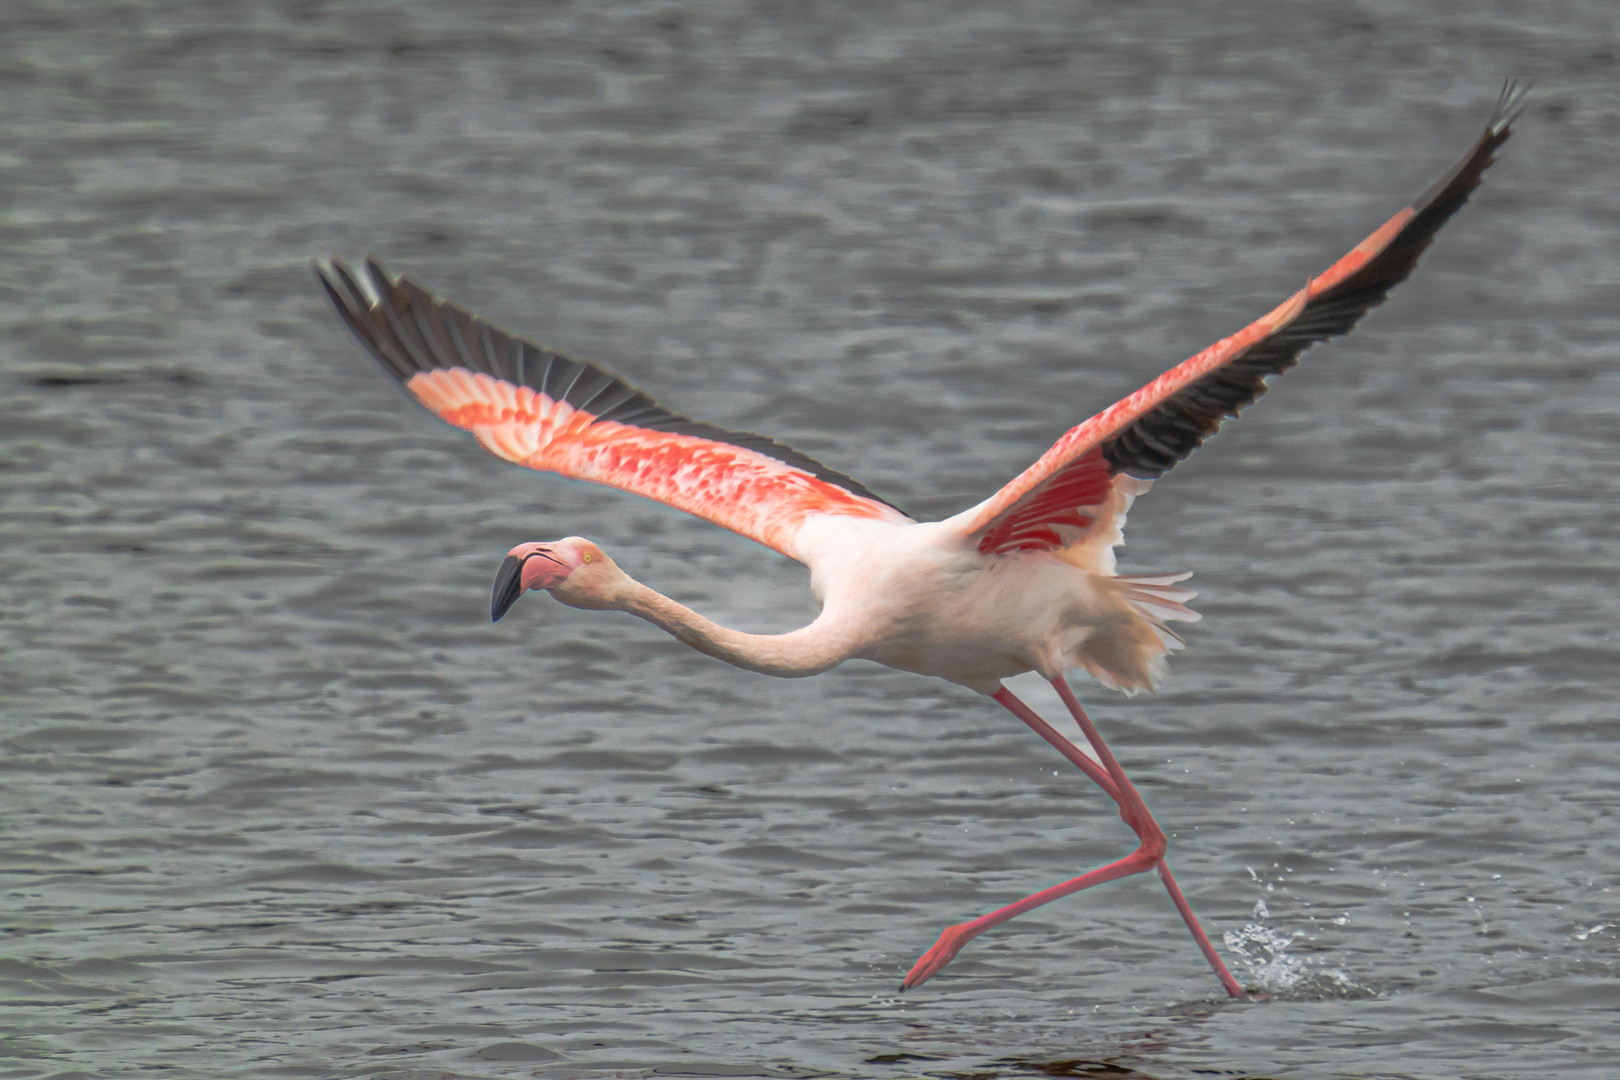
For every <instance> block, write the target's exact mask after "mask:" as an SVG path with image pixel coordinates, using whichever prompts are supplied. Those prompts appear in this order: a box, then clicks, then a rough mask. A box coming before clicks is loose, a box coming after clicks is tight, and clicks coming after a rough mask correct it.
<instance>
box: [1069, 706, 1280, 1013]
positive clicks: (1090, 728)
mask: <svg viewBox="0 0 1620 1080" xmlns="http://www.w3.org/2000/svg"><path fill="white" fill-rule="evenodd" d="M1052 686H1053V688H1054V689H1055V690H1057V692H1058V696H1059V697H1060V698H1062V699H1063V704H1064V705H1065V706H1066V707H1067V708H1068V710H1069V712H1070V713H1071V714H1072V715H1073V716H1074V722H1075V723H1077V724H1079V725H1080V730H1081V731H1082V732H1084V733H1085V736H1086V741H1087V742H1089V743H1090V744H1091V747H1092V749H1093V750H1096V751H1097V756H1098V757H1099V758H1101V759H1102V762H1103V766H1104V768H1106V769H1107V770H1108V774H1109V775H1110V776H1111V777H1113V779H1114V782H1115V783H1116V784H1117V785H1118V786H1119V789H1120V791H1121V793H1123V794H1126V795H1128V797H1129V798H1130V799H1131V800H1132V802H1133V803H1134V804H1135V810H1136V812H1137V813H1139V814H1140V815H1141V817H1142V819H1143V820H1145V821H1146V822H1147V824H1148V825H1150V826H1151V827H1152V829H1153V831H1154V832H1155V833H1156V834H1157V835H1158V836H1159V837H1160V838H1161V842H1162V838H1163V836H1164V831H1163V830H1162V829H1160V828H1159V823H1158V822H1157V821H1154V820H1153V815H1152V814H1151V813H1149V811H1148V808H1147V804H1146V803H1144V802H1143V801H1142V796H1140V795H1138V794H1137V793H1136V788H1135V787H1134V786H1133V785H1132V784H1131V782H1130V780H1129V779H1127V778H1126V776H1125V770H1124V769H1122V768H1120V767H1119V762H1118V761H1116V760H1115V759H1114V754H1113V751H1111V750H1109V749H1108V744H1107V743H1105V742H1103V737H1102V734H1101V733H1100V732H1099V731H1098V730H1097V726H1096V725H1095V724H1093V723H1092V722H1091V717H1089V716H1087V715H1086V710H1085V709H1083V708H1081V707H1080V700H1079V699H1078V698H1076V697H1075V696H1074V691H1073V690H1072V689H1070V687H1069V684H1068V682H1067V681H1066V680H1065V679H1064V678H1063V677H1062V676H1061V675H1060V676H1058V677H1057V678H1055V679H1053V680H1052ZM1122 816H1123V810H1122ZM1126 823H1127V824H1129V823H1130V822H1129V819H1128V818H1127V820H1126ZM1137 835H1138V836H1140V835H1141V832H1140V830H1138V832H1137ZM1145 842H1146V841H1144V843H1145ZM1156 869H1157V870H1158V872H1159V880H1160V881H1163V882H1164V887H1165V891H1167V892H1168V893H1169V894H1170V902H1171V903H1173V904H1175V905H1176V910H1177V911H1179V912H1180V913H1181V921H1182V922H1184V923H1186V924H1187V929H1188V930H1190V931H1191V932H1192V936H1193V940H1194V941H1196V942H1197V943H1198V948H1199V951H1201V952H1202V953H1203V954H1204V959H1205V960H1208V961H1209V966H1210V967H1211V968H1212V969H1214V971H1215V977H1216V978H1217V979H1219V980H1221V985H1222V986H1223V987H1225V988H1226V993H1227V994H1228V995H1229V996H1231V997H1235V998H1241V997H1247V996H1248V995H1246V994H1245V993H1244V992H1243V987H1241V986H1239V985H1238V981H1237V980H1236V979H1234V978H1232V973H1231V972H1230V971H1227V970H1226V965H1225V964H1223V963H1221V958H1220V956H1219V955H1218V954H1217V953H1216V952H1215V946H1214V944H1213V943H1212V942H1211V941H1210V940H1209V935H1208V934H1206V933H1204V928H1203V927H1202V926H1200V925H1199V923H1198V916H1196V915H1194V914H1193V909H1192V905H1191V904H1189V903H1187V898H1186V897H1185V896H1183V895H1181V887H1180V886H1179V885H1177V884H1176V879H1175V878H1174V877H1172V876H1171V874H1170V867H1168V866H1166V865H1165V863H1164V860H1163V858H1162V857H1161V858H1160V861H1159V864H1158V866H1157V867H1156Z"/></svg>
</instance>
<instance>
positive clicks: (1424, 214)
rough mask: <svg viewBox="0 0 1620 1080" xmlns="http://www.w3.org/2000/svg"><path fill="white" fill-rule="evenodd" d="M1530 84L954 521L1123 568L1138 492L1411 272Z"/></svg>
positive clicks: (992, 539)
mask: <svg viewBox="0 0 1620 1080" xmlns="http://www.w3.org/2000/svg"><path fill="white" fill-rule="evenodd" d="M1528 89H1529V88H1528V87H1525V88H1522V89H1521V88H1519V87H1517V86H1515V85H1513V84H1512V83H1511V82H1510V83H1508V84H1507V85H1506V86H1504V87H1503V90H1502V96H1501V97H1500V98H1499V99H1498V100H1497V103H1496V108H1495V110H1494V111H1493V112H1492V113H1491V118H1490V120H1489V122H1488V123H1487V124H1486V125H1485V130H1484V132H1483V133H1482V134H1481V135H1480V137H1479V139H1478V140H1477V141H1476V142H1475V143H1474V145H1473V147H1472V148H1471V149H1470V150H1469V151H1468V153H1467V155H1465V156H1464V157H1463V159H1462V160H1461V161H1460V162H1458V163H1457V165H1456V167H1455V168H1453V169H1452V170H1451V171H1450V172H1448V173H1446V174H1445V176H1443V177H1441V178H1440V179H1439V180H1437V181H1436V182H1435V183H1434V184H1433V185H1431V186H1430V187H1429V189H1428V190H1427V191H1425V192H1424V193H1423V194H1422V195H1421V196H1419V197H1418V199H1417V200H1416V201H1415V202H1413V204H1412V205H1411V206H1409V207H1407V208H1406V209H1404V210H1402V211H1401V212H1400V213H1398V214H1396V215H1395V216H1394V217H1392V218H1390V219H1389V220H1388V221H1386V222H1385V223H1384V224H1383V225H1381V226H1379V228H1378V229H1377V230H1376V231H1374V232H1373V234H1372V235H1371V236H1369V237H1367V239H1365V240H1363V241H1362V242H1361V243H1359V244H1357V245H1356V246H1355V248H1354V249H1353V250H1351V252H1350V253H1349V254H1348V255H1346V256H1344V258H1342V259H1340V260H1339V261H1338V262H1336V263H1334V264H1333V265H1332V266H1330V267H1328V269H1327V271H1326V272H1325V273H1323V274H1321V275H1320V276H1318V277H1315V278H1312V279H1311V280H1310V281H1309V282H1308V283H1307V284H1306V286H1305V288H1303V289H1301V290H1300V291H1299V292H1297V293H1295V294H1294V295H1293V296H1291V297H1289V298H1288V299H1287V300H1286V301H1284V302H1283V303H1282V304H1281V305H1280V306H1279V307H1277V308H1276V309H1275V310H1274V311H1272V312H1271V313H1270V314H1268V315H1266V316H1264V317H1262V318H1260V319H1258V320H1257V321H1255V322H1253V323H1251V324H1250V325H1248V326H1246V327H1244V328H1243V329H1242V330H1240V331H1238V332H1237V333H1236V334H1233V335H1232V336H1231V337H1229V338H1226V339H1224V340H1222V341H1218V342H1216V343H1215V344H1213V345H1211V346H1210V347H1209V348H1207V349H1205V350H1204V351H1203V352H1201V353H1199V354H1198V355H1197V356H1194V357H1193V358H1192V359H1190V360H1187V361H1185V362H1184V363H1182V364H1180V365H1178V366H1176V367H1174V368H1171V369H1170V370H1169V371H1167V372H1165V373H1164V374H1163V375H1161V376H1159V377H1158V378H1157V379H1154V380H1153V381H1152V382H1150V383H1148V384H1147V385H1146V386H1144V387H1142V389H1140V390H1138V391H1136V392H1135V393H1134V394H1131V395H1130V396H1129V397H1127V398H1125V399H1123V400H1121V401H1119V402H1117V403H1115V404H1114V405H1111V406H1109V407H1108V408H1107V409H1104V410H1103V411H1102V412H1100V413H1098V414H1097V415H1096V416H1093V417H1092V418H1091V419H1090V420H1087V421H1086V422H1085V423H1083V424H1081V425H1079V426H1078V427H1074V428H1071V429H1070V430H1069V431H1068V432H1067V433H1066V434H1065V435H1064V436H1063V437H1062V438H1060V439H1059V440H1058V441H1057V442H1056V443H1055V444H1054V445H1053V446H1052V448H1051V449H1050V450H1048V451H1047V452H1046V453H1045V454H1043V455H1041V458H1040V460H1038V461H1036V462H1035V464H1033V465H1031V466H1030V467H1029V468H1028V469H1025V470H1024V472H1023V473H1022V474H1020V475H1019V476H1018V477H1017V478H1015V479H1014V480H1013V481H1012V482H1011V483H1010V484H1008V485H1007V486H1006V487H1004V488H1002V489H1001V490H1000V491H998V492H996V493H995V494H994V495H992V496H991V497H990V498H989V499H987V500H985V501H984V502H982V503H980V504H979V505H978V506H975V507H972V508H971V509H969V510H966V511H964V512H963V513H961V514H958V515H957V516H956V517H954V518H952V519H950V522H949V524H951V525H953V526H954V527H955V528H956V529H957V530H958V532H959V533H960V535H962V536H964V537H966V538H968V539H969V540H971V541H972V542H973V543H974V544H976V545H977V547H978V549H979V550H980V551H981V552H984V553H986V554H990V553H994V552H1002V551H1016V550H1021V549H1023V550H1028V549H1033V550H1048V551H1052V550H1056V551H1060V552H1062V553H1063V554H1064V555H1065V557H1066V558H1069V559H1070V560H1071V561H1074V562H1076V563H1078V564H1080V565H1085V566H1090V567H1092V568H1093V569H1098V570H1101V571H1104V572H1111V570H1112V565H1113V564H1112V551H1111V548H1112V546H1113V545H1115V544H1117V543H1119V528H1120V525H1121V524H1122V523H1123V518H1124V514H1125V511H1126V510H1127V509H1128V508H1129V506H1130V502H1131V499H1132V498H1133V497H1134V496H1136V495H1139V494H1141V493H1142V492H1144V491H1146V490H1147V488H1148V486H1149V484H1150V483H1151V481H1152V480H1154V479H1155V478H1157V477H1159V476H1162V475H1163V474H1164V473H1166V472H1168V471H1169V470H1170V469H1171V468H1172V467H1173V466H1174V465H1175V464H1176V462H1178V461H1181V460H1183V459H1185V458H1186V457H1187V455H1189V454H1191V453H1192V452H1193V450H1194V449H1196V448H1197V447H1198V446H1200V445H1202V444H1203V441H1204V440H1205V439H1207V438H1208V437H1209V436H1211V435H1213V434H1214V433H1215V431H1216V430H1217V429H1218V428H1219V427H1220V426H1221V421H1222V420H1225V419H1227V418H1228V417H1236V416H1237V415H1238V412H1239V410H1241V409H1242V408H1244V407H1245V406H1246V405H1248V404H1249V403H1250V402H1252V401H1254V399H1255V398H1257V397H1259V396H1260V395H1261V394H1263V393H1265V392H1266V384H1265V380H1266V378H1267V377H1268V376H1271V375H1276V374H1279V373H1281V372H1284V371H1287V370H1288V369H1289V368H1291V367H1293V366H1294V364H1295V363H1297V362H1298V360H1299V354H1300V353H1302V352H1303V351H1305V350H1306V349H1307V348H1309V347H1310V346H1311V345H1313V344H1315V343H1316V342H1318V341H1323V340H1325V339H1327V338H1329V337H1333V336H1335V335H1338V334H1344V333H1347V332H1349V330H1350V328H1351V327H1353V326H1354V325H1355V324H1356V322H1357V321H1358V320H1359V319H1360V318H1361V317H1362V316H1363V315H1365V314H1366V313H1367V311H1368V310H1369V309H1371V308H1372V307H1374V306H1375V305H1377V304H1380V303H1383V301H1384V298H1385V297H1387V296H1388V295H1389V290H1390V289H1392V288H1394V287H1395V286H1396V285H1398V284H1400V283H1401V282H1402V281H1404V280H1406V276H1407V275H1408V274H1410V273H1411V272H1412V267H1413V266H1415V265H1416V263H1417V260H1418V256H1419V255H1421V254H1422V253H1423V251H1424V249H1425V248H1427V247H1428V246H1429V244H1430V243H1431V242H1432V241H1433V240H1434V236H1435V233H1436V232H1438V231H1439V229H1440V226H1442V225H1444V224H1445V223H1446V221H1447V220H1448V219H1450V217H1451V215H1453V214H1455V213H1456V212H1457V210H1458V209H1459V208H1461V207H1462V205H1463V203H1465V202H1467V201H1468V196H1469V194H1470V193H1471V192H1472V191H1473V190H1474V188H1476V187H1478V186H1479V182H1480V176H1481V174H1482V173H1484V171H1485V170H1486V169H1487V168H1488V167H1489V166H1490V164H1491V162H1492V161H1493V160H1495V154H1496V151H1497V149H1498V148H1499V147H1500V146H1501V145H1502V143H1504V142H1505V141H1506V140H1507V137H1508V135H1509V134H1510V133H1511V128H1512V124H1513V121H1514V120H1516V119H1517V118H1518V116H1519V114H1520V112H1522V111H1523V101H1524V95H1525V92H1526V91H1527V90H1528ZM1093 556H1095V557H1094V558H1093ZM1094 563H1095V565H1093V564H1094Z"/></svg>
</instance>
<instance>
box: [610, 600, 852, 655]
mask: <svg viewBox="0 0 1620 1080" xmlns="http://www.w3.org/2000/svg"><path fill="white" fill-rule="evenodd" d="M622 607H623V610H625V611H628V612H629V613H630V614H632V615H635V616H637V617H638V618H642V619H646V620H647V621H648V622H650V623H652V624H653V625H654V626H657V627H659V628H661V629H663V630H665V631H667V632H668V633H670V634H671V635H673V636H674V637H675V638H676V640H678V641H682V642H685V643H686V644H687V645H690V646H692V648H694V649H696V650H697V651H698V652H701V653H707V654H709V655H710V656H712V657H714V658H715V659H717V660H724V661H725V662H726V663H728V664H735V665H736V666H737V667H740V668H746V669H748V670H749V671H757V672H759V673H760V674H761V675H775V676H777V677H778V678H783V679H794V678H799V677H802V676H805V675H817V674H820V673H821V672H823V671H826V670H827V669H828V668H830V667H835V666H836V665H838V664H839V663H841V662H842V661H844V660H846V659H848V658H849V656H850V653H851V652H852V651H853V649H854V635H853V634H851V633H849V632H848V631H847V630H846V629H845V628H842V627H840V626H838V625H837V624H836V623H835V622H834V621H832V620H829V619H828V618H827V616H826V614H825V613H823V614H822V615H821V617H819V618H817V619H816V621H815V622H813V623H811V624H810V625H809V626H806V627H804V628H803V629H801V630H794V631H792V632H791V633H787V634H745V633H743V632H742V631H740V630H730V629H727V628H726V627H724V626H721V625H720V624H719V623H716V622H713V621H712V620H709V619H705V618H704V617H703V616H702V615H699V614H698V613H697V612H695V611H693V610H692V609H691V608H689V607H687V606H686V605H684V604H679V603H676V602H675V601H674V600H671V599H670V598H669V597H667V596H665V595H663V594H662V593H660V592H657V591H656V590H653V589H649V588H648V587H647V586H645V585H643V584H641V583H640V582H636V583H635V585H634V587H633V588H632V589H631V590H630V593H629V596H628V597H626V598H625V600H624V601H623V603H622Z"/></svg>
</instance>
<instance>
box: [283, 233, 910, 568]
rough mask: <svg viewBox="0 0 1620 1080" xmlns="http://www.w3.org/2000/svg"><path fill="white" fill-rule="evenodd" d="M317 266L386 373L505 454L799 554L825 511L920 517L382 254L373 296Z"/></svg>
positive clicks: (350, 278)
mask: <svg viewBox="0 0 1620 1080" xmlns="http://www.w3.org/2000/svg"><path fill="white" fill-rule="evenodd" d="M315 272H316V275H317V276H318V277H319V278H320V279H321V284H322V285H324V286H325V287H326V291H327V294H328V295H329V296H330V297H331V298H332V303H333V304H335V305H336V306H337V310H338V314H339V315H340V316H342V318H343V321H344V322H345V323H347V324H348V326H349V329H350V330H353V331H354V335H355V337H357V338H359V339H360V344H362V345H364V346H365V347H366V349H367V351H369V352H370V353H371V355H372V356H374V357H376V359H377V361H378V362H379V363H380V364H382V367H383V370H384V371H386V372H388V373H389V374H390V375H392V376H394V378H396V379H398V380H399V381H400V383H402V384H403V385H404V387H405V389H406V390H408V391H409V392H410V393H411V395H412V396H413V397H415V398H416V400H417V401H420V402H421V403H422V404H423V405H425V406H427V407H428V408H429V409H431V410H432V411H433V412H434V413H436V414H437V415H438V416H439V417H440V418H441V419H443V420H445V421H447V422H449V423H451V424H454V425H455V426H456V427H459V428H465V429H466V430H468V431H470V432H472V433H473V434H474V435H476V436H477V437H478V441H479V442H480V443H482V444H483V446H484V448H485V449H486V450H488V451H489V452H490V453H492V454H495V455H496V456H498V457H502V458H505V459H506V460H507V461H512V462H516V463H517V464H519V465H524V466H527V467H528V468H531V469H541V470H544V471H547V472H556V473H561V474H562V475H564V476H571V477H574V478H575V479H578V480H592V481H595V482H596V483H599V484H607V485H609V486H611V487H616V488H620V489H622V490H624V491H630V492H634V493H635V494H637V495H645V496H646V497H648V498H649V499H657V500H658V501H659V502H662V503H667V504H669V505H670V506H674V507H677V508H679V509H681V510H685V511H687V512H688V513H691V514H696V515H697V516H698V517H701V518H704V519H706V520H708V521H712V522H714V523H715V524H716V525H723V526H725V527H726V528H728V529H731V530H733V531H735V532H738V533H741V534H742V535H743V536H746V537H749V538H750V539H753V540H758V541H759V542H760V543H762V544H764V545H766V546H767V547H771V548H775V549H776V550H777V551H780V552H781V553H782V554H784V555H787V556H790V557H792V558H800V555H799V553H798V551H797V550H796V549H795V544H794V539H795V537H796V536H797V534H798V531H799V527H800V526H801V525H803V524H804V522H805V521H806V520H807V519H808V518H810V517H813V516H815V515H822V514H831V515H841V516H845V517H855V518H867V519H872V520H876V521H884V522H889V523H892V524H897V525H901V524H906V523H909V522H910V521H911V519H910V518H909V517H907V516H906V515H905V514H903V513H902V512H901V511H900V510H898V509H896V508H895V507H894V506H893V505H891V504H889V503H887V502H885V501H884V500H882V499H880V498H878V497H877V496H876V495H874V494H872V493H871V492H870V491H868V490H866V488H865V487H863V486H861V485H860V484H859V483H857V482H856V481H854V480H852V479H850V478H849V477H847V476H845V475H844V474H842V473H839V472H834V471H833V470H832V469H829V468H827V467H826V466H825V465H823V464H821V463H820V462H819V461H816V460H815V459H814V458H811V457H809V456H807V455H805V454H801V453H799V452H798V451H796V450H791V449H789V448H788V447H786V446H783V445H781V444H780V443H777V442H773V441H772V440H770V439H767V438H765V437H764V436H762V435H753V434H749V433H747V432H741V431H726V430H724V429H722V428H718V427H715V426H713V425H712V424H704V423H701V422H699V421H696V420H693V419H691V418H689V417H686V416H682V415H680V414H679V413H675V412H671V411H670V410H668V409H666V408H664V407H663V406H662V405H660V404H658V403H657V402H656V401H654V400H653V399H652V398H651V397H649V396H648V395H647V394H644V393H643V392H642V391H640V390H638V389H636V388H635V387H634V386H631V385H630V384H629V383H627V382H625V381H624V380H623V379H621V378H619V377H618V376H617V375H614V374H613V373H612V372H609V371H607V370H605V369H604V368H600V367H598V366H596V365H595V364H590V363H586V362H585V361H583V360H573V359H570V358H568V357H566V356H563V355H562V354H560V353H557V352H553V351H552V350H550V349H546V348H543V347H541V346H539V345H536V344H534V343H533V342H531V341H526V340H524V339H523V338H520V337H515V336H513V335H510V334H508V333H506V332H505V331H503V330H501V329H499V328H497V327H495V326H492V325H490V324H489V323H487V322H485V321H484V320H483V319H480V318H478V317H477V316H476V315H473V314H471V313H470V312H467V311H464V310H462V309H461V308H459V307H457V306H455V305H454V304H451V303H449V302H448V301H444V300H439V299H437V298H436V297H434V296H433V295H432V294H430V293H429V292H427V291H426V290H425V289H422V288H420V287H419V286H417V285H416V284H415V283H413V282H411V281H409V280H407V279H405V278H393V277H390V276H389V275H388V272H387V271H385V270H384V269H383V268H382V266H381V265H380V264H378V263H377V262H376V261H375V260H374V259H367V260H366V262H365V266H364V273H365V280H366V284H367V285H369V287H370V288H369V291H368V290H367V289H366V288H363V287H362V286H361V283H360V281H359V280H357V278H356V275H355V274H354V273H353V272H352V271H351V270H350V269H349V267H347V266H345V265H344V264H343V263H341V262H338V261H336V260H333V261H331V262H330V263H329V264H327V265H324V266H322V265H317V266H316V268H315ZM801 561H802V560H801Z"/></svg>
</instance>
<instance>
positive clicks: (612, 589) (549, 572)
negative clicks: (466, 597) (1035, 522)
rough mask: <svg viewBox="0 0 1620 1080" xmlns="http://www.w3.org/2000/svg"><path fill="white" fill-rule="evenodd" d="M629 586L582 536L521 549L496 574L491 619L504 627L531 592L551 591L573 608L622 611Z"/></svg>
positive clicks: (617, 568) (491, 598)
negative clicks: (505, 618) (521, 599)
mask: <svg viewBox="0 0 1620 1080" xmlns="http://www.w3.org/2000/svg"><path fill="white" fill-rule="evenodd" d="M629 581H630V579H629V578H628V577H626V576H625V574H624V571H622V570H620V569H619V567H618V565H617V564H616V563H615V562H614V561H613V560H612V559H610V558H608V557H607V555H606V554H605V553H604V552H603V551H602V549H601V548H599V547H597V546H596V545H595V544H593V543H591V542H590V541H589V540H585V539H582V538H580V537H578V536H570V537H566V538H564V539H562V540H550V541H545V542H542V543H534V544H519V545H518V546H517V547H515V548H513V549H512V550H511V551H509V552H507V553H506V558H505V559H504V560H502V562H501V568H500V570H498V571H496V573H495V592H494V595H493V596H491V597H490V602H489V617H490V620H491V621H493V622H499V621H500V618H501V616H502V615H505V614H506V613H507V611H509V610H510V609H511V607H512V605H513V604H515V603H517V599H518V597H520V596H522V595H523V594H524V593H526V592H528V591H529V590H530V589H545V590H547V591H548V592H550V593H551V595H553V596H555V597H556V598H557V599H558V600H561V601H562V602H563V603H565V604H567V605H568V606H569V607H577V608H590V609H594V610H603V609H606V608H612V607H617V606H618V600H619V598H620V596H621V594H622V592H623V588H624V586H625V585H626V584H627V583H629Z"/></svg>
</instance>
